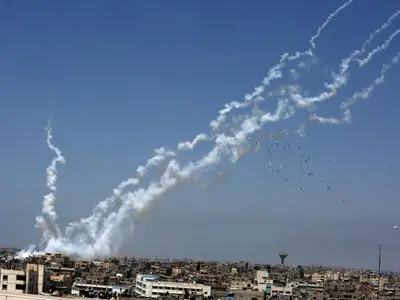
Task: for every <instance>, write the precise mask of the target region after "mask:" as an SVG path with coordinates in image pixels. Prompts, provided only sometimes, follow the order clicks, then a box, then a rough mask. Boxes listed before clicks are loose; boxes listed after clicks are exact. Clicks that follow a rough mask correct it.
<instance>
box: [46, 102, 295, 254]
mask: <svg viewBox="0 0 400 300" xmlns="http://www.w3.org/2000/svg"><path fill="white" fill-rule="evenodd" d="M289 108H290V106H289V105H288V101H287V100H286V101H280V102H279V103H278V108H277V110H276V112H275V113H274V114H271V113H265V114H264V115H262V116H261V117H255V116H253V117H250V118H248V119H246V120H245V121H244V122H243V123H242V124H241V128H240V130H238V131H237V132H236V134H235V135H234V136H226V135H225V134H218V135H217V138H216V140H215V146H214V148H213V149H212V150H211V151H210V152H209V153H208V154H207V155H206V156H204V157H203V158H202V159H200V160H198V161H197V162H189V163H188V164H186V165H185V166H184V167H182V168H181V167H180V166H179V164H178V162H177V161H176V160H171V161H170V162H169V164H168V166H167V168H166V171H165V172H164V174H163V175H162V176H161V179H160V181H159V182H158V183H155V182H153V183H151V184H150V185H149V187H148V188H147V189H143V188H140V189H138V190H136V191H135V192H128V193H126V194H124V195H122V196H121V198H122V199H123V204H122V206H121V207H120V209H119V210H118V212H116V213H112V214H110V216H109V217H108V218H107V220H106V222H105V223H104V226H103V230H102V232H101V234H100V235H98V236H97V237H96V239H95V240H94V243H93V244H89V243H83V241H80V243H79V244H76V245H75V244H74V243H72V244H71V243H65V241H63V239H52V240H51V241H50V242H49V244H48V246H47V248H46V249H45V251H50V252H60V251H62V252H64V253H65V252H66V253H70V254H72V253H73V254H77V253H79V254H80V255H83V256H82V257H98V256H108V255H111V254H112V253H114V251H116V250H117V249H119V247H120V244H121V243H122V240H123V238H122V236H121V235H120V234H119V231H120V229H121V225H122V223H123V222H124V221H126V219H129V218H130V216H131V215H132V211H134V212H136V213H140V212H141V211H142V210H144V209H146V208H147V207H148V206H149V205H151V203H152V202H153V201H154V200H156V199H157V198H159V197H161V196H162V195H164V194H165V193H166V192H167V191H169V190H171V189H172V188H173V187H175V186H177V184H178V183H180V182H183V181H186V180H188V179H190V177H191V176H192V175H193V174H195V173H196V172H202V171H204V170H205V169H206V168H207V167H209V166H212V165H215V164H218V163H219V162H220V161H221V159H222V157H223V156H228V157H230V159H231V160H232V161H233V162H234V161H236V160H237V157H236V156H235V154H234V151H233V149H235V148H237V147H239V146H241V145H242V144H244V143H246V142H247V137H248V135H250V134H252V133H254V132H255V131H256V130H259V129H261V128H262V126H263V125H264V124H266V123H268V122H277V121H279V120H280V119H282V118H289V117H291V114H290V113H288V110H289ZM289 111H290V110H289ZM78 245H79V246H78ZM78 247H79V248H78Z"/></svg>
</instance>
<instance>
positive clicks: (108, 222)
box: [45, 1, 351, 258]
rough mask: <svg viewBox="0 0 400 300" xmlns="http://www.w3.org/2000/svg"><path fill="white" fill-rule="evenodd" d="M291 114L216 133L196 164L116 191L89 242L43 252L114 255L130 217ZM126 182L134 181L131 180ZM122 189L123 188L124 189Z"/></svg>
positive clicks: (285, 109)
mask: <svg viewBox="0 0 400 300" xmlns="http://www.w3.org/2000/svg"><path fill="white" fill-rule="evenodd" d="M350 2H351V1H350ZM284 56H285V55H284ZM287 57H288V55H286V58H284V57H282V59H281V62H282V61H284V59H287ZM261 94H262V93H260V97H261ZM259 99H261V98H259ZM294 113H295V109H294V107H292V106H290V105H289V100H288V99H285V100H280V101H279V102H278V108H277V111H276V112H275V113H274V114H271V113H264V114H256V115H250V116H247V117H246V118H245V119H244V120H242V122H241V123H240V128H239V129H238V130H236V131H235V132H234V134H233V136H227V135H225V134H222V133H218V134H215V135H214V137H213V138H212V139H211V138H208V139H210V140H213V141H214V143H215V144H214V147H213V148H212V150H211V151H210V152H209V153H208V154H207V155H206V156H204V157H203V158H202V159H200V160H198V161H197V162H189V163H188V164H186V165H185V166H183V167H181V166H180V165H179V163H178V162H177V160H175V159H172V160H171V161H169V163H168V165H167V167H166V171H165V172H164V174H163V175H162V176H161V178H160V181H159V182H152V183H151V184H150V185H149V186H148V188H147V189H143V188H140V189H138V190H136V191H135V192H128V193H125V194H121V192H122V189H123V188H122V189H120V191H121V192H120V193H119V194H118V193H117V194H118V195H119V197H120V199H121V202H122V204H121V206H120V207H119V209H118V211H117V212H113V213H111V214H110V215H108V217H107V218H106V219H102V223H101V224H102V225H101V226H98V225H99V224H100V223H99V222H97V224H95V227H96V228H97V229H96V230H93V231H92V233H93V234H91V236H92V237H93V239H92V240H90V239H88V238H87V236H86V235H85V234H83V233H82V234H81V235H79V234H78V235H72V232H73V230H71V231H68V230H67V231H66V234H65V236H61V237H57V238H51V239H50V240H49V242H48V244H47V247H46V249H45V251H48V252H62V253H67V254H70V255H75V256H79V257H81V258H93V257H101V256H108V255H110V254H112V253H115V251H117V250H118V249H119V247H120V245H121V243H122V240H123V236H122V235H121V228H122V225H123V223H124V221H126V220H130V219H131V218H132V214H135V213H140V212H141V211H143V209H146V208H147V207H148V206H149V205H151V203H152V202H153V201H155V200H156V199H158V198H159V197H161V196H163V195H164V194H165V193H166V192H167V191H169V190H171V189H172V188H174V187H176V186H178V184H179V183H181V182H185V181H187V180H190V178H191V177H192V176H193V175H194V174H197V173H202V172H204V171H205V170H206V169H207V167H210V166H212V165H215V164H217V163H219V162H220V161H221V159H222V158H223V157H229V158H230V159H231V161H232V162H236V161H237V159H238V157H237V151H235V150H237V149H238V148H240V147H241V146H242V145H244V144H245V143H247V138H248V136H249V135H251V134H253V133H254V132H255V131H257V130H260V129H262V127H263V126H264V125H265V124H266V123H269V122H277V121H279V120H281V119H287V118H290V117H291V116H293V115H294ZM178 148H179V144H178ZM184 148H185V147H184ZM186 148H187V147H186ZM189 148H190V147H189ZM130 182H136V181H135V180H132V181H130ZM120 186H121V185H120ZM123 186H124V187H125V186H126V185H123ZM117 190H118V188H117ZM114 194H115V193H114ZM91 217H92V216H91ZM87 219H88V218H87ZM92 225H93V224H87V226H84V225H83V224H82V223H81V224H80V226H82V227H85V229H87V228H91V226H92ZM75 228H76V227H75Z"/></svg>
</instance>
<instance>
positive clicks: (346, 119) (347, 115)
mask: <svg viewBox="0 0 400 300" xmlns="http://www.w3.org/2000/svg"><path fill="white" fill-rule="evenodd" d="M399 61H400V52H399V53H397V55H395V56H394V57H393V58H392V60H391V62H390V63H389V64H384V65H383V66H382V68H381V71H380V76H379V77H377V78H375V79H374V81H373V82H372V83H371V84H370V85H369V86H366V87H364V88H362V89H361V91H359V92H356V93H354V94H353V95H352V96H351V97H350V98H349V99H347V100H346V101H343V102H342V104H341V105H340V107H341V108H342V109H343V110H344V113H343V114H344V116H343V118H342V119H338V118H334V117H327V118H326V117H320V116H317V115H316V114H312V115H311V116H310V120H311V121H314V120H316V121H318V122H320V123H321V124H336V125H341V124H345V123H350V122H351V118H352V117H351V110H350V108H349V107H350V106H353V105H354V104H356V103H357V102H358V101H359V100H365V99H368V98H369V97H370V96H371V94H372V92H373V90H374V89H375V88H376V87H378V86H379V85H381V84H383V83H384V82H385V75H386V72H387V71H389V69H390V68H391V67H393V66H394V65H396V64H397V63H398V62H399Z"/></svg>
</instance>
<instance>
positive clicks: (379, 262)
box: [376, 239, 382, 300]
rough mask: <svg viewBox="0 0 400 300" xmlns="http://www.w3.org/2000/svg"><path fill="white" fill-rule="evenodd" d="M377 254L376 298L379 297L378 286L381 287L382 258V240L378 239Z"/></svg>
mask: <svg viewBox="0 0 400 300" xmlns="http://www.w3.org/2000/svg"><path fill="white" fill-rule="evenodd" d="M378 248H379V255H378V293H377V295H376V299H377V300H379V298H380V291H381V290H380V288H381V258H382V241H381V240H380V239H379V247H378Z"/></svg>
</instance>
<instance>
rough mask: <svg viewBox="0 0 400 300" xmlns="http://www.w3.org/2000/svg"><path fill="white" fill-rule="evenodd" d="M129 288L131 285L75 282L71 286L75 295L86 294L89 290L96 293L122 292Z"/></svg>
mask: <svg viewBox="0 0 400 300" xmlns="http://www.w3.org/2000/svg"><path fill="white" fill-rule="evenodd" d="M127 289H129V287H124V286H114V285H103V284H89V283H81V282H74V284H73V285H72V288H71V294H72V295H74V296H84V294H85V293H86V292H88V291H90V292H95V293H96V292H97V293H116V294H121V293H123V292H124V291H125V290H127Z"/></svg>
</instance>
